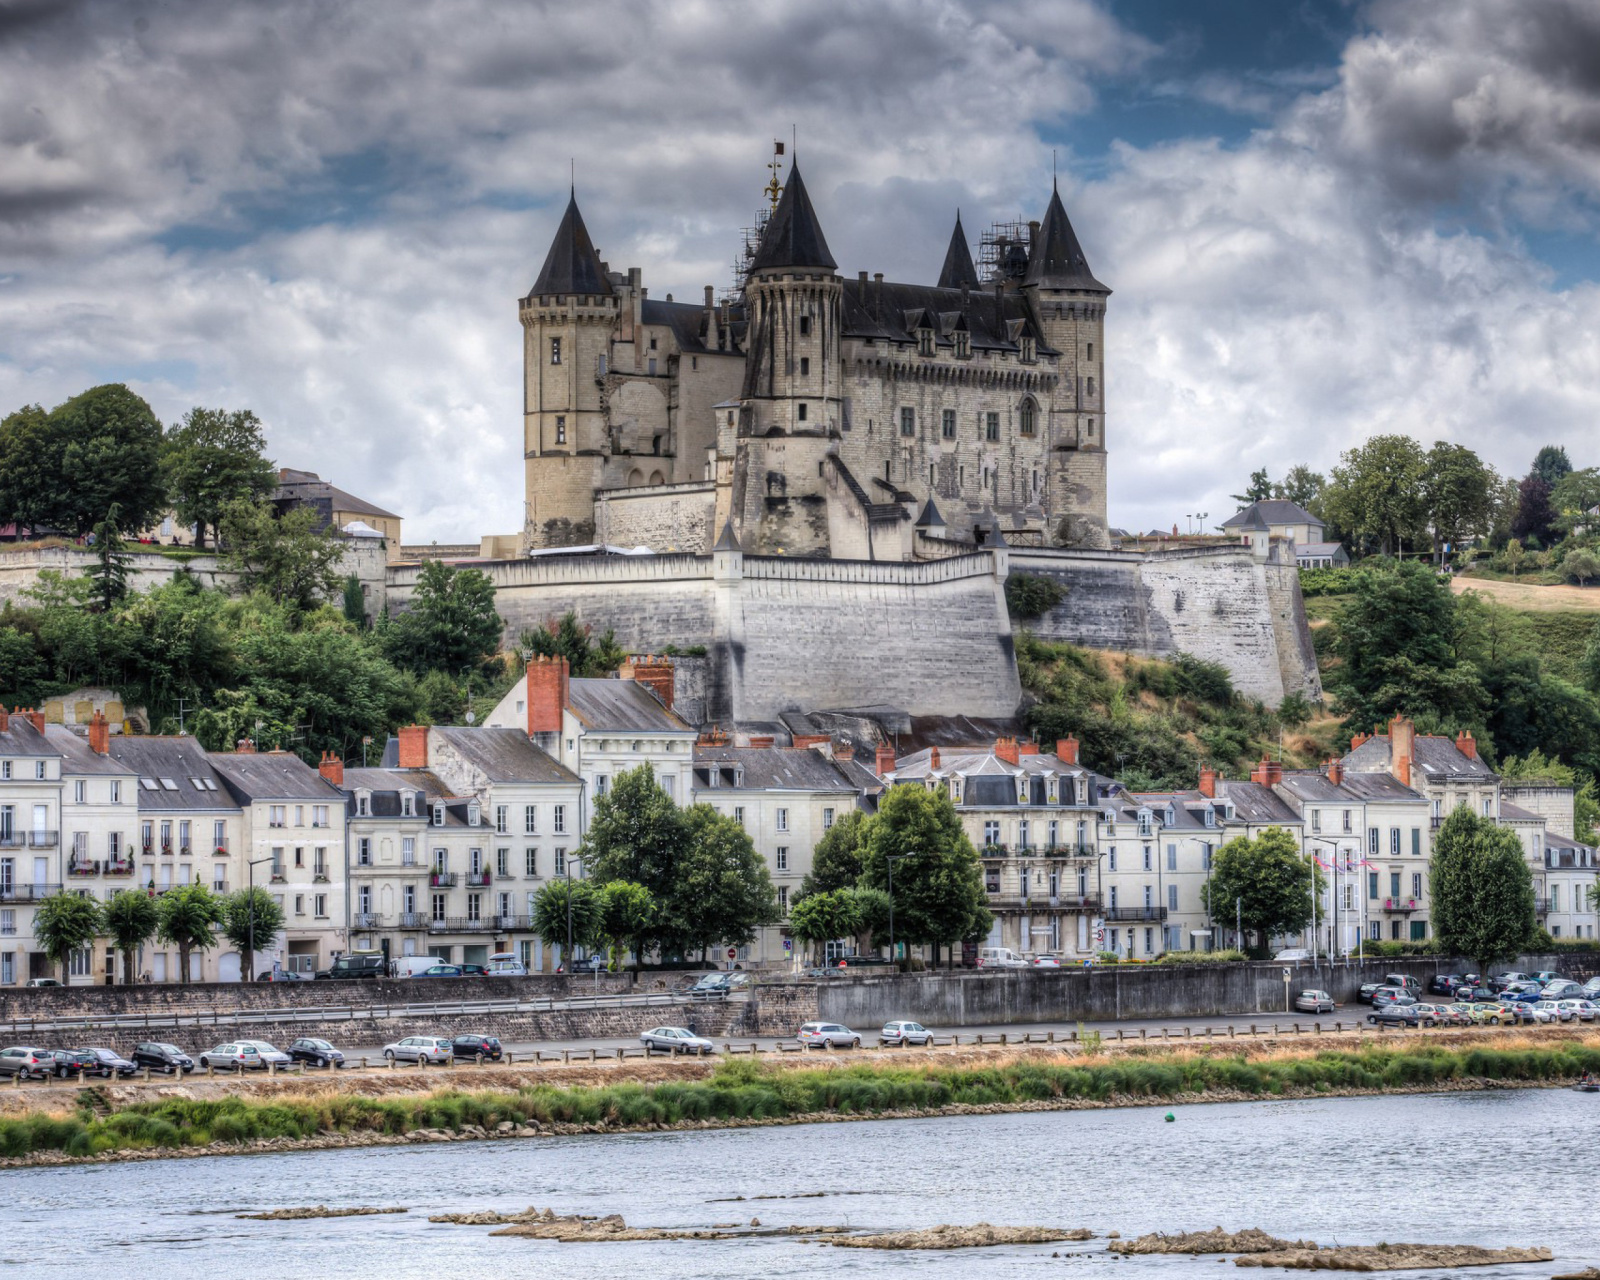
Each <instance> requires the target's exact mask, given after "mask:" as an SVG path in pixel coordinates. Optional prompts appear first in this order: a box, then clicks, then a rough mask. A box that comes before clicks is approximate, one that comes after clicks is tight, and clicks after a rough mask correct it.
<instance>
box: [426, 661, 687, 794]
mask: <svg viewBox="0 0 1600 1280" xmlns="http://www.w3.org/2000/svg"><path fill="white" fill-rule="evenodd" d="M572 683H573V684H574V685H576V684H577V683H578V681H576V680H574V681H573V682H572ZM618 683H621V682H620V681H619V682H618ZM630 683H631V682H630ZM656 705H657V706H659V705H660V703H657V704H656ZM428 732H429V733H430V734H438V735H439V736H440V737H441V738H443V739H444V740H445V741H446V742H448V743H449V744H450V745H451V746H452V747H454V748H455V749H456V750H457V751H459V752H460V753H461V755H462V756H463V757H464V758H465V759H466V760H468V761H469V762H470V763H472V764H474V765H476V766H477V767H478V768H480V769H482V770H483V771H484V773H485V774H487V775H488V778H489V781H491V782H576V781H577V780H578V775H577V774H575V773H573V772H572V770H571V769H569V768H567V767H566V766H565V765H564V764H562V763H561V762H560V761H559V760H557V759H555V758H554V757H553V756H550V755H547V754H546V753H545V752H543V751H541V750H539V748H538V747H536V746H534V745H533V742H532V740H531V739H529V737H528V735H527V734H525V733H524V732H523V731H522V730H521V729H497V728H492V727H489V726H487V725H480V726H476V727H471V728H462V727H459V726H456V727H449V726H446V727H440V726H437V725H436V726H434V727H433V728H431V729H429V730H428Z"/></svg>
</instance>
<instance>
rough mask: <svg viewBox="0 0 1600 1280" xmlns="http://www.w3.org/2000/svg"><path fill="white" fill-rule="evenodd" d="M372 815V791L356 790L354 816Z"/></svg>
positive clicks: (365, 816)
mask: <svg viewBox="0 0 1600 1280" xmlns="http://www.w3.org/2000/svg"><path fill="white" fill-rule="evenodd" d="M371 816H372V793H371V792H368V791H358V792H356V817H358V818H370V817H371Z"/></svg>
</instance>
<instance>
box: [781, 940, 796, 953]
mask: <svg viewBox="0 0 1600 1280" xmlns="http://www.w3.org/2000/svg"><path fill="white" fill-rule="evenodd" d="M783 949H784V950H785V951H793V950H794V939H793V938H785V939H784V940H783Z"/></svg>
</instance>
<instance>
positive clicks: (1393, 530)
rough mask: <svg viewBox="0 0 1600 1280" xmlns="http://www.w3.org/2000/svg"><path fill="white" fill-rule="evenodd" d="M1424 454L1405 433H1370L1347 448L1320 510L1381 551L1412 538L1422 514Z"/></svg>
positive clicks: (1387, 551) (1390, 551) (1395, 549)
mask: <svg viewBox="0 0 1600 1280" xmlns="http://www.w3.org/2000/svg"><path fill="white" fill-rule="evenodd" d="M1427 469H1428V464H1427V458H1426V456H1425V455H1424V454H1423V452H1422V446H1421V445H1419V444H1418V443H1417V442H1416V441H1415V440H1413V439H1412V438H1411V437H1410V436H1373V437H1372V438H1371V439H1370V440H1368V441H1367V442H1366V443H1365V444H1364V445H1361V446H1360V447H1359V448H1356V449H1350V450H1348V451H1347V452H1345V453H1344V454H1343V455H1342V456H1341V459H1340V465H1339V466H1337V467H1335V468H1334V469H1333V479H1332V480H1331V481H1330V482H1329V484H1328V487H1327V490H1326V491H1325V492H1324V494H1323V508H1324V514H1325V515H1326V516H1327V518H1328V519H1329V520H1330V521H1332V522H1333V523H1334V524H1335V525H1337V526H1338V527H1339V528H1341V529H1345V530H1348V531H1349V532H1350V533H1351V534H1353V535H1354V536H1356V537H1357V538H1360V539H1363V540H1364V541H1365V542H1366V543H1367V545H1368V546H1369V547H1370V546H1372V545H1376V547H1377V548H1378V549H1379V550H1380V551H1382V552H1383V554H1384V555H1392V554H1394V553H1396V552H1398V551H1399V550H1400V549H1401V548H1402V546H1403V545H1404V543H1405V541H1406V540H1407V539H1408V538H1410V539H1412V540H1413V541H1414V540H1415V536H1416V532H1417V530H1418V529H1419V528H1420V527H1421V526H1422V524H1423V521H1424V519H1425V516H1426V508H1425V503H1424V500H1423V482H1424V479H1425V477H1426V475H1427Z"/></svg>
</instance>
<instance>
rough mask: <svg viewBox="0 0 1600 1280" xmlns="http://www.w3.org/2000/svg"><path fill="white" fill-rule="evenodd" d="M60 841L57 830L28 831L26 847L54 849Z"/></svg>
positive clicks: (59, 834)
mask: <svg viewBox="0 0 1600 1280" xmlns="http://www.w3.org/2000/svg"><path fill="white" fill-rule="evenodd" d="M60 843H61V833H60V832H59V831H30V832H28V848H30V849H54V848H55V847H56V845H58V844H60Z"/></svg>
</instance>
